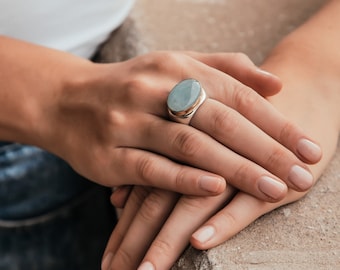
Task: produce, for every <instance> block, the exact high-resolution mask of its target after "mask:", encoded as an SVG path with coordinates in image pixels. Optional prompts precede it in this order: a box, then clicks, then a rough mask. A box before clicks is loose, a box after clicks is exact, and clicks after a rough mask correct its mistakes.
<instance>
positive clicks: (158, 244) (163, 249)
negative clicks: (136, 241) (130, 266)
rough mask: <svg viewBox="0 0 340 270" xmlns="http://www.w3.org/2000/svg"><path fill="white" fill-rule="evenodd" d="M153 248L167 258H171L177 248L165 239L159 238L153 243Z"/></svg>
mask: <svg viewBox="0 0 340 270" xmlns="http://www.w3.org/2000/svg"><path fill="white" fill-rule="evenodd" d="M152 245H153V248H155V250H157V253H158V254H159V255H160V256H162V257H165V258H170V257H171V254H172V253H173V251H174V249H175V247H174V246H173V245H172V244H171V243H170V242H169V241H168V240H167V239H163V238H157V239H155V241H154V242H153V243H152Z"/></svg>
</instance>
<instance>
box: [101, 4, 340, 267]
mask: <svg viewBox="0 0 340 270" xmlns="http://www.w3.org/2000/svg"><path fill="white" fill-rule="evenodd" d="M273 2H274V1H272V0H262V1H256V4H255V1H252V0H162V1H155V0H139V1H137V5H136V7H135V8H134V10H133V12H132V14H131V16H130V17H129V19H128V20H127V21H126V23H125V24H124V25H123V26H122V27H121V28H120V29H119V30H118V31H116V32H115V33H114V34H113V35H112V37H111V38H110V40H109V41H108V42H107V43H106V44H104V45H103V46H102V49H101V51H100V53H99V54H98V58H99V59H100V60H101V61H103V62H113V61H121V60H125V59H128V58H130V57H133V56H136V55H139V54H143V53H146V52H148V51H153V50H164V49H175V50H182V49H184V50H188V49H190V50H198V51H208V52H212V51H234V52H235V51H241V52H244V53H246V54H248V55H249V56H250V58H251V59H252V60H253V61H255V63H260V62H261V61H262V60H263V59H264V57H265V56H266V55H267V54H268V52H269V51H270V49H271V48H272V47H273V46H274V45H275V44H276V43H277V42H278V40H280V39H281V38H282V37H283V36H284V35H286V34H287V33H289V32H290V31H291V30H292V29H294V28H295V27H296V26H298V25H299V24H301V23H302V22H303V21H304V20H305V19H306V18H308V16H310V15H311V14H312V13H313V12H314V11H315V10H317V9H318V8H319V7H320V6H321V4H323V3H324V2H325V1H324V0H285V1H275V5H274V4H273ZM339 168H340V145H339V146H338V149H337V152H336V155H335V157H334V159H333V161H332V162H331V164H330V165H329V167H328V169H327V170H326V171H325V173H324V174H323V176H322V178H321V179H320V180H319V182H318V183H317V185H316V187H315V188H314V189H313V190H312V191H311V192H310V193H309V194H308V195H307V196H306V197H305V198H304V199H302V200H300V201H298V202H296V203H293V204H290V205H287V206H284V207H282V208H279V209H277V210H275V211H273V212H271V213H269V214H267V215H265V216H263V217H261V218H260V219H258V220H257V221H256V222H254V223H253V224H252V225H250V226H248V227H247V228H246V229H245V230H243V231H242V232H241V233H239V234H238V235H237V236H235V237H234V238H232V239H231V240H229V241H228V242H226V243H224V244H222V245H220V246H219V247H216V248H214V249H211V250H209V251H205V252H200V251H197V250H195V249H193V248H191V247H190V248H188V249H187V250H186V251H185V252H184V254H183V255H182V257H181V258H180V259H179V260H178V262H177V264H176V265H175V266H174V267H173V270H177V269H178V270H179V269H187V270H193V269H196V270H224V269H254V270H256V269H261V270H266V269H283V270H285V269H287V270H291V269H294V270H295V269H297V270H299V269H309V270H314V269H315V270H316V269H340V207H339V198H340V194H339V193H340V169H339Z"/></svg>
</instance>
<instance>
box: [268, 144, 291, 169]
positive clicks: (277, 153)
mask: <svg viewBox="0 0 340 270" xmlns="http://www.w3.org/2000/svg"><path fill="white" fill-rule="evenodd" d="M285 157H286V153H285V150H283V149H281V148H280V147H276V148H275V149H273V150H272V151H271V153H270V154H269V156H268V157H267V159H266V162H265V167H266V168H268V169H269V170H271V169H273V168H279V167H282V164H283V162H282V161H283V160H284V159H285Z"/></svg>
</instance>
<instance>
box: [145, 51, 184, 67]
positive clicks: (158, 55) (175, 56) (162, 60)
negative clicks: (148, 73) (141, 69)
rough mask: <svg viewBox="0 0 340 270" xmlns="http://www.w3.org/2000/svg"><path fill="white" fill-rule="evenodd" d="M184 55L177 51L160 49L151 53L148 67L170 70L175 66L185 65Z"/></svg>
mask: <svg viewBox="0 0 340 270" xmlns="http://www.w3.org/2000/svg"><path fill="white" fill-rule="evenodd" d="M183 59H184V56H183V55H182V54H179V53H175V52H167V51H160V52H154V53H152V55H151V58H150V60H149V62H148V63H147V68H148V69H149V70H152V71H155V70H156V71H168V70H169V71H170V70H171V69H173V67H174V66H177V67H178V68H179V67H181V66H183V65H182V63H183Z"/></svg>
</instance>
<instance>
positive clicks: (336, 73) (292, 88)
mask: <svg viewBox="0 0 340 270" xmlns="http://www.w3.org/2000/svg"><path fill="white" fill-rule="evenodd" d="M339 13H340V1H330V2H329V4H328V5H326V6H325V7H324V8H323V9H322V10H320V11H319V12H318V13H317V14H316V15H315V16H313V17H312V18H311V19H310V20H309V21H307V22H306V23H305V24H304V25H302V26H301V27H300V28H298V29H297V30H295V31H294V32H292V33H291V34H290V35H289V36H287V37H286V38H285V39H284V40H283V41H282V42H281V43H280V44H279V45H278V46H277V47H276V48H275V49H274V51H273V53H272V54H271V56H269V57H268V59H267V60H266V61H265V63H264V64H263V66H264V68H265V69H267V70H269V71H270V72H273V73H274V74H276V75H278V76H279V77H280V78H281V79H282V81H283V85H284V87H283V90H282V91H281V93H279V94H278V95H276V96H274V97H272V98H270V101H271V102H272V103H273V104H274V106H276V107H277V108H278V109H279V110H281V111H282V112H283V113H284V114H285V115H286V116H288V118H290V119H292V120H294V121H295V122H296V123H297V124H299V125H300V126H301V127H303V128H304V129H305V130H306V131H307V133H308V134H310V135H311V136H312V137H313V138H315V139H316V140H317V141H318V142H319V143H320V144H321V146H322V148H323V152H324V155H323V156H324V157H323V159H322V161H321V162H320V163H319V164H317V165H315V166H312V170H313V172H314V174H315V176H320V174H321V173H322V171H323V169H324V167H325V165H326V164H327V163H328V161H329V159H330V158H331V157H332V155H333V153H334V150H335V147H336V141H337V139H338V136H339V130H340V106H339V104H340V53H339V49H338V48H339V45H340V31H339V29H338V26H339V25H340V17H339V16H338V14H339Z"/></svg>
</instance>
